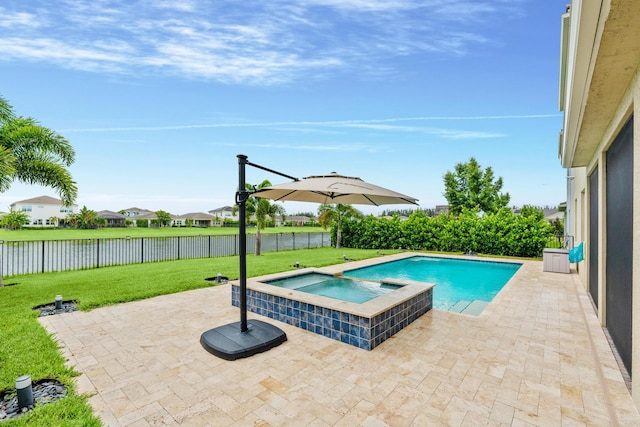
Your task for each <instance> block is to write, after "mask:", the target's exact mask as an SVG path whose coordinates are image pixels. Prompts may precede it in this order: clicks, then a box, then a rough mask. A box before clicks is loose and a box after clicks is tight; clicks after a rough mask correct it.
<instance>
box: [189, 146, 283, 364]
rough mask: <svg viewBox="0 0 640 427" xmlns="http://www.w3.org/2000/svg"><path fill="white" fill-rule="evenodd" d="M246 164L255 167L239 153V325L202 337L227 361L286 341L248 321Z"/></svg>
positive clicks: (277, 332)
mask: <svg viewBox="0 0 640 427" xmlns="http://www.w3.org/2000/svg"><path fill="white" fill-rule="evenodd" d="M246 165H251V166H255V165H253V164H252V163H250V162H249V161H247V156H245V155H244V154H238V184H239V187H240V188H238V192H237V193H236V204H237V205H238V215H239V216H240V218H239V219H240V224H239V225H240V233H239V238H240V244H239V245H238V246H239V247H240V284H239V294H240V295H239V297H240V298H239V303H240V322H234V323H229V324H227V325H222V326H218V327H216V328H213V329H209V330H208V331H205V332H204V333H203V334H202V335H201V336H200V344H202V346H203V347H204V349H205V350H207V351H208V352H209V353H211V354H213V355H215V356H218V357H220V358H222V359H225V360H236V359H240V358H243V357H250V356H253V355H254V354H257V353H262V352H263V351H267V350H270V349H272V348H273V347H277V346H279V345H280V344H282V343H283V342H285V341H286V340H287V334H285V333H284V331H283V330H281V329H280V328H278V327H276V326H273V325H272V324H270V323H266V322H263V321H262V320H258V319H251V321H248V320H247V229H246V216H247V215H246V214H247V212H246V206H245V202H246V201H247V199H248V198H249V196H250V195H251V194H252V193H251V192H250V191H247V189H246V182H245V166H246ZM258 167H259V166H258ZM260 168H262V167H260Z"/></svg>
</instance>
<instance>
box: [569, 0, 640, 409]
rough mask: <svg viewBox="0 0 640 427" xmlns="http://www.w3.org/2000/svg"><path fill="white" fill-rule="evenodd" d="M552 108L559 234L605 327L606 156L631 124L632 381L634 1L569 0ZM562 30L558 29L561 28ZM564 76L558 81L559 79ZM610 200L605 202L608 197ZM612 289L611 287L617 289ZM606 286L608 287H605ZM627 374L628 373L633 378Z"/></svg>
mask: <svg viewBox="0 0 640 427" xmlns="http://www.w3.org/2000/svg"><path fill="white" fill-rule="evenodd" d="M564 17H565V18H567V19H566V20H565V22H564V23H563V25H565V30H566V32H565V35H564V37H565V39H564V40H563V43H562V46H563V49H562V51H563V52H562V55H563V56H562V57H561V76H560V109H561V111H564V113H565V117H564V123H563V126H564V127H563V129H562V133H561V137H560V143H559V150H558V155H559V158H560V162H561V163H562V165H563V166H564V167H565V168H567V221H566V228H567V230H566V231H567V234H572V235H574V236H575V242H576V243H579V242H581V241H582V242H585V259H584V261H583V262H581V263H579V264H578V265H577V274H578V276H579V278H580V282H581V284H582V286H584V288H585V290H587V292H588V291H589V283H590V281H591V280H594V281H595V283H597V285H598V292H597V301H596V305H597V309H596V313H597V316H598V319H599V321H600V323H601V324H602V326H604V327H607V311H608V310H615V309H616V307H615V306H612V307H607V298H606V296H607V286H608V284H607V255H610V257H611V256H614V257H615V256H616V254H615V253H613V254H607V250H609V251H615V250H616V248H615V247H609V248H608V247H607V238H608V236H607V205H608V204H607V197H608V195H607V162H606V160H607V151H608V150H609V148H610V147H611V144H612V143H613V142H614V141H615V139H616V137H617V136H618V134H619V133H620V130H621V129H622V127H623V126H624V125H625V124H626V123H627V122H628V120H629V118H630V117H634V122H633V140H632V145H633V173H632V176H633V178H632V181H633V190H632V194H629V196H628V197H633V205H632V210H633V214H632V215H633V225H632V232H631V239H632V254H631V257H630V258H631V261H630V263H631V270H632V278H631V283H630V284H629V286H631V289H633V294H632V297H631V298H632V301H631V316H630V317H631V318H630V320H629V324H630V325H629V326H630V328H631V330H632V337H631V351H630V355H631V372H632V375H633V374H634V373H636V374H638V375H640V107H639V105H640V74H639V73H638V64H640V29H639V26H638V25H637V22H639V21H638V20H639V19H640V3H638V2H637V1H633V0H615V1H614V0H603V1H602V2H591V1H588V0H573V1H572V2H571V5H570V11H569V13H568V14H565V15H564ZM567 23H570V27H569V28H566V24H567ZM563 73H564V75H563ZM595 168H597V169H598V179H597V184H596V185H597V186H598V188H597V190H598V191H597V192H598V198H597V204H596V203H595V200H594V206H596V207H595V209H597V210H598V212H597V216H594V219H595V218H597V234H598V236H597V238H594V236H590V235H589V233H590V227H589V218H590V217H591V216H592V215H594V212H591V211H590V207H589V206H590V204H591V203H590V202H591V200H590V199H589V197H590V188H589V185H590V184H589V176H590V175H591V173H592V172H593V171H594V169H595ZM611 197H613V196H611ZM592 241H593V242H597V248H593V249H597V255H598V256H597V261H596V262H597V263H598V266H597V267H598V268H597V269H593V271H597V273H596V274H597V276H598V277H597V278H591V277H589V270H590V269H589V257H588V256H587V255H588V254H589V250H590V249H592V248H591V242H592ZM618 285H619V284H615V286H618ZM609 286H614V284H609ZM633 376H635V375H633ZM632 396H633V399H634V401H635V402H636V405H637V406H638V407H640V381H633V382H632Z"/></svg>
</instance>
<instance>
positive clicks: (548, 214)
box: [544, 209, 564, 222]
mask: <svg viewBox="0 0 640 427" xmlns="http://www.w3.org/2000/svg"><path fill="white" fill-rule="evenodd" d="M544 219H545V220H547V222H552V221H555V220H556V219H559V220H563V219H564V212H562V211H559V210H558V209H544Z"/></svg>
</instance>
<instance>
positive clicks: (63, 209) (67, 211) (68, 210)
mask: <svg viewBox="0 0 640 427" xmlns="http://www.w3.org/2000/svg"><path fill="white" fill-rule="evenodd" d="M60 212H63V213H71V212H73V208H72V207H70V206H62V207H61V208H60Z"/></svg>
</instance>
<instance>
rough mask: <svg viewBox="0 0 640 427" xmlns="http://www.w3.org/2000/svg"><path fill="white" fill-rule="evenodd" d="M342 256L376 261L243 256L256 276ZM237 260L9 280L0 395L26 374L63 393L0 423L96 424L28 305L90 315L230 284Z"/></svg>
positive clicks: (363, 254) (315, 255) (362, 255)
mask: <svg viewBox="0 0 640 427" xmlns="http://www.w3.org/2000/svg"><path fill="white" fill-rule="evenodd" d="M154 231H155V230H154ZM53 233H55V231H54V232H53ZM94 237H95V236H94ZM55 238H57V237H55ZM40 239H41V238H40ZM384 253H385V254H391V253H394V251H384ZM343 255H346V256H347V257H348V258H350V259H355V260H359V259H366V258H372V257H376V256H379V255H377V254H376V251H375V250H359V249H346V248H342V249H339V250H336V249H335V248H317V249H305V250H296V251H283V252H268V253H265V254H263V255H261V256H259V257H256V256H253V255H249V256H248V258H247V273H248V275H249V276H261V275H264V274H270V273H276V272H280V271H286V270H293V269H294V267H293V265H294V264H295V263H296V262H299V263H300V264H301V265H304V266H307V267H321V266H326V265H332V264H339V263H342V262H344V261H343V258H342V257H343ZM238 263H239V261H238V257H237V256H233V257H223V258H205V259H192V260H181V261H167V262H159V263H149V264H135V265H126V266H118V267H107V268H100V269H92V270H81V271H70V272H58V273H44V274H32V275H25V276H14V277H12V280H11V282H17V283H18V284H16V285H13V286H6V287H3V288H0V342H1V343H2V345H0V390H9V389H14V388H15V379H16V378H18V377H19V376H21V375H25V374H29V375H31V378H32V380H33V381H37V380H39V379H43V378H56V379H58V380H59V381H62V382H63V383H65V384H66V385H67V386H68V388H69V390H71V392H70V395H69V396H68V397H66V398H65V399H63V400H61V401H59V402H56V403H51V404H47V405H43V406H40V407H38V408H36V410H34V411H32V412H30V413H29V414H27V415H24V416H22V417H20V418H19V419H17V420H15V421H5V422H2V425H3V426H5V425H6V426H7V427H12V426H53V425H55V426H58V425H65V426H67V425H69V426H83V427H84V426H98V425H100V421H99V420H98V419H97V418H95V417H94V416H93V414H92V412H91V408H90V407H89V405H88V404H87V403H86V397H85V396H81V395H78V394H77V393H76V391H75V388H74V381H73V377H74V376H75V375H76V373H75V372H74V371H73V370H72V369H70V368H68V367H65V365H64V362H65V360H64V357H63V356H62V354H61V352H60V350H59V348H58V345H57V344H56V342H55V341H54V340H53V339H52V338H51V336H49V334H48V333H47V332H46V331H45V330H44V328H42V327H41V326H40V324H39V323H38V321H37V317H38V312H37V311H35V310H33V307H35V306H38V305H41V304H48V303H52V302H53V301H54V298H55V296H56V295H62V297H63V299H64V300H77V301H78V302H79V308H80V309H81V310H90V309H94V308H97V307H103V306H107V305H112V304H118V303H125V302H128V301H135V300H140V299H145V298H150V297H154V296H157V295H164V294H170V293H175V292H183V291H187V290H191V289H198V288H203V287H208V286H213V285H212V282H208V281H206V280H204V279H205V278H206V277H212V276H216V275H217V274H218V272H220V273H222V275H223V276H227V277H229V278H231V279H237V277H238V274H239V272H238V271H239V265H238ZM229 304H231V301H229Z"/></svg>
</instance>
